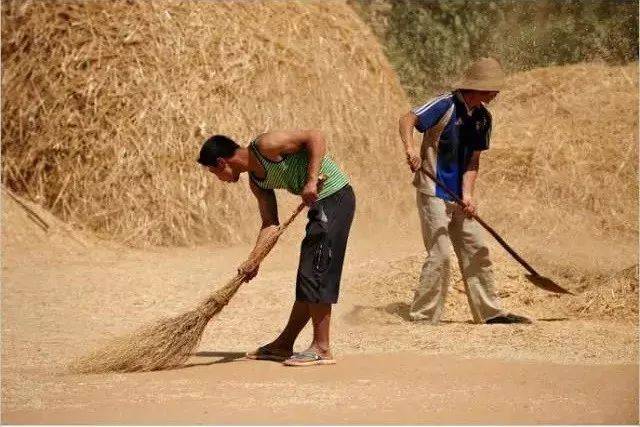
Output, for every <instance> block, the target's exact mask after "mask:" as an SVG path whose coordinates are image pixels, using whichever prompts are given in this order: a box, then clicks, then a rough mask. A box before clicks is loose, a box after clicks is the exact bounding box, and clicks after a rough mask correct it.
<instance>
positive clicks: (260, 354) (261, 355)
mask: <svg viewBox="0 0 640 427" xmlns="http://www.w3.org/2000/svg"><path fill="white" fill-rule="evenodd" d="M291 355H292V353H291V352H286V353H282V352H281V351H274V350H271V349H270V348H268V347H267V346H263V347H258V348H257V349H256V350H253V351H250V352H247V354H246V355H245V357H246V358H247V359H252V360H275V361H276V362H282V361H283V360H286V359H287V358H288V357H291Z"/></svg>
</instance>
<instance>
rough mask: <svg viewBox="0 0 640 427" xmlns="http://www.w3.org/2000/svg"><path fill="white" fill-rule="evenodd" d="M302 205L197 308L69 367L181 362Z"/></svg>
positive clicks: (146, 367) (125, 368)
mask: <svg viewBox="0 0 640 427" xmlns="http://www.w3.org/2000/svg"><path fill="white" fill-rule="evenodd" d="M303 208H304V205H300V206H298V208H297V209H296V211H295V212H294V213H293V215H291V217H290V218H289V220H288V221H287V222H285V223H284V224H282V225H281V226H279V227H277V228H274V229H273V230H272V232H271V233H269V234H267V236H266V237H265V239H264V240H262V241H261V242H259V243H258V244H257V246H256V248H255V250H254V251H253V252H252V253H251V256H250V257H249V259H248V260H247V261H245V262H244V263H243V264H242V267H241V271H240V273H238V274H237V275H236V276H235V277H234V278H233V279H231V280H230V281H229V282H228V283H227V284H226V285H224V286H223V287H221V288H220V289H218V290H217V291H215V292H214V293H213V294H212V295H211V296H209V298H207V299H206V300H205V301H203V302H202V303H200V305H199V306H198V307H196V308H195V309H193V310H191V311H188V312H186V313H184V314H181V315H179V316H176V317H172V318H167V319H162V320H160V321H158V322H157V323H155V324H151V325H148V326H146V327H143V328H141V329H139V330H137V331H135V332H133V333H131V334H129V335H126V336H123V337H118V338H115V339H114V340H112V341H111V342H109V343H107V344H106V345H105V346H103V347H102V348H100V349H98V350H96V351H94V352H93V353H91V354H89V355H88V356H85V357H83V358H81V359H79V360H77V361H74V362H73V363H72V364H71V365H70V370H71V371H73V372H76V373H106V372H146V371H155V370H160V369H169V368H175V367H177V366H180V365H182V364H183V363H184V362H185V361H186V360H187V359H188V358H189V357H190V356H191V353H192V352H193V350H194V349H195V348H196V346H197V345H198V343H199V342H200V339H201V338H202V333H203V332H204V328H205V327H206V326H207V324H208V323H209V321H210V320H211V318H213V316H215V315H216V314H217V313H218V312H220V311H221V310H222V308H223V307H224V306H225V305H226V304H227V303H228V302H229V300H230V299H231V298H232V297H233V295H235V293H236V292H237V291H238V289H239V288H240V285H242V283H243V282H244V281H245V280H246V275H245V273H244V271H248V270H249V269H248V268H247V267H248V266H252V265H258V264H260V262H261V261H262V260H263V259H264V258H265V257H266V256H267V254H268V253H269V252H270V251H271V249H272V248H273V247H274V246H275V244H276V242H277V241H278V237H280V235H281V234H282V233H283V232H284V230H285V229H286V228H287V226H288V225H289V224H290V223H291V222H292V221H293V219H294V218H295V217H296V216H297V215H298V214H299V213H300V212H301V211H302V209H303Z"/></svg>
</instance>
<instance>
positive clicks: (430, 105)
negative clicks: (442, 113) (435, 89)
mask: <svg viewBox="0 0 640 427" xmlns="http://www.w3.org/2000/svg"><path fill="white" fill-rule="evenodd" d="M452 104H453V93H452V92H445V93H442V94H440V95H438V96H434V97H432V98H430V99H429V100H427V102H425V103H423V104H421V105H418V106H417V107H415V108H413V109H412V110H411V111H413V112H414V113H415V114H416V115H420V114H424V113H426V112H427V111H433V110H436V111H439V110H446V109H448V108H449V107H451V105H452Z"/></svg>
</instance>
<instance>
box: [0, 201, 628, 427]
mask: <svg viewBox="0 0 640 427" xmlns="http://www.w3.org/2000/svg"><path fill="white" fill-rule="evenodd" d="M5 203H6V198H5ZM14 208H15V206H14ZM5 211H6V209H5ZM20 212H21V210H20V209H12V210H11V211H10V212H9V213H7V212H5V215H4V217H3V223H4V225H5V227H3V230H4V232H3V265H2V308H3V309H2V344H3V345H2V422H3V423H48V424H51V423H87V424H92V423H98V424H100V423H155V424H164V423H178V424H193V423H205V424H216V423H226V424H242V423H263V424H273V423H302V424H319V423H334V424H336V423H338V424H339V423H382V424H392V423H409V424H412V423H488V424H502V423H547V424H549V423H570V424H576V423H577V424H582V423H605V424H616V423H637V422H638V337H637V304H636V305H635V306H632V309H631V311H627V312H624V313H625V314H624V316H618V315H616V311H615V310H613V312H611V310H610V311H609V312H607V311H606V310H604V311H603V310H601V311H599V312H592V311H590V310H591V308H590V307H593V306H594V305H593V304H594V303H593V301H591V302H590V301H587V299H586V298H587V297H585V295H587V293H586V292H583V293H582V294H581V295H579V296H576V297H557V296H555V295H551V294H547V293H545V292H543V291H540V290H538V289H535V288H533V287H531V286H530V285H528V284H527V283H526V281H525V280H524V279H523V278H522V274H521V273H522V272H521V270H520V268H519V267H518V266H517V265H516V264H515V263H514V262H513V261H510V260H509V259H508V258H507V257H506V255H505V254H504V251H502V250H501V249H500V248H498V247H494V248H493V258H494V264H495V272H496V278H497V281H498V283H499V284H500V286H499V290H500V296H501V297H502V301H503V304H504V306H505V307H507V308H511V309H513V310H514V311H515V312H518V313H524V314H528V315H530V316H532V317H533V318H535V319H537V321H536V322H535V324H533V325H531V326H524V325H521V326H519V325H516V326H512V325H509V326H507V325H495V326H488V325H474V324H472V323H471V322H470V320H471V316H470V313H469V310H468V307H467V305H466V302H465V295H464V294H463V293H462V289H463V288H462V284H461V283H460V280H459V276H454V281H453V286H452V289H451V291H450V298H449V300H448V302H447V310H446V313H445V321H444V322H443V323H442V324H441V325H439V326H432V325H428V324H422V323H412V322H408V321H407V320H406V314H407V309H408V305H407V304H408V303H409V302H410V300H411V295H412V287H413V286H414V285H415V281H416V280H417V277H418V274H419V269H420V264H421V262H422V258H423V256H424V254H423V248H422V247H421V245H422V243H421V241H420V238H419V235H418V234H416V233H411V232H410V231H408V230H411V226H410V224H405V226H404V227H399V229H400V230H401V232H398V233H395V234H394V235H393V236H390V235H386V234H384V233H383V234H378V235H375V236H372V235H371V234H368V235H364V234H363V233H356V234H355V235H354V236H353V238H352V241H351V246H350V249H349V254H348V261H347V263H346V267H345V272H344V279H343V286H342V291H341V292H342V294H341V301H340V303H339V304H338V305H337V306H336V307H335V311H334V316H333V340H334V343H333V345H334V353H335V355H336V357H337V358H338V365H336V366H324V367H316V368H286V367H283V366H281V365H280V364H277V363H273V362H258V361H248V360H243V358H242V355H243V354H244V352H245V351H246V350H249V349H253V348H255V347H256V346H258V345H260V344H262V343H265V342H267V341H268V340H270V339H271V338H272V337H274V336H275V335H276V334H277V333H278V332H279V331H280V329H281V327H282V326H283V324H284V322H285V320H286V317H287V314H288V310H289V308H290V305H291V303H292V301H293V295H294V286H293V280H294V277H295V268H296V262H297V257H296V256H295V254H296V253H297V247H298V244H299V243H298V242H299V238H300V232H301V230H300V228H299V227H298V228H297V229H293V230H291V233H289V234H288V235H287V236H285V237H284V238H283V239H282V241H281V242H280V243H279V245H278V246H276V248H275V249H274V251H273V253H272V254H271V255H270V256H269V258H268V259H267V260H266V261H265V263H264V264H263V267H262V269H261V272H260V275H259V276H258V278H256V279H255V280H254V281H253V282H251V283H249V284H247V285H245V286H244V287H243V288H242V289H241V290H240V291H239V293H238V294H237V295H236V296H235V298H234V299H233V300H232V301H231V303H230V304H229V305H228V306H227V307H226V308H225V310H224V311H223V312H222V313H221V314H220V316H219V317H217V318H216V319H214V321H213V322H212V324H211V325H210V326H209V327H208V329H207V330H206V332H205V335H204V337H203V340H202V343H201V344H200V346H199V349H198V352H197V353H196V354H195V355H194V357H193V360H192V361H191V363H190V365H189V366H187V367H185V368H183V369H177V370H172V371H165V372H152V373H145V374H110V375H71V374H68V373H67V372H66V371H65V364H66V363H67V362H69V361H70V360H72V359H73V358H74V357H76V356H80V355H83V354H85V353H86V352H87V351H88V350H89V349H90V348H92V347H94V346H96V345H98V344H99V343H100V342H101V341H102V340H104V339H105V338H107V337H108V336H109V335H110V334H121V333H123V332H126V331H129V330H132V329H134V328H136V327H138V326H140V325H142V324H143V323H146V322H150V321H153V320H155V319H157V318H158V317H159V316H163V315H173V314H178V313H181V312H183V311H185V310H187V309H189V308H192V307H193V306H194V305H195V304H196V303H197V302H198V301H199V300H200V299H202V298H204V297H205V296H206V295H207V294H208V293H209V292H210V291H211V290H212V289H213V288H215V287H216V286H218V285H221V284H222V283H224V282H225V281H226V280H227V279H228V278H229V277H231V276H232V275H233V273H234V271H233V269H234V267H235V266H236V265H237V264H239V262H240V261H241V260H242V259H243V258H244V257H245V255H246V254H247V253H248V251H249V247H248V246H237V247H232V248H219V247H200V248H181V249H175V248H171V249H168V248H167V249H152V250H144V251H143V250H131V249H122V248H119V247H115V246H111V247H110V246H106V245H103V244H95V242H89V243H87V242H86V241H84V242H83V240H82V239H81V238H79V237H78V236H77V235H76V236H73V235H70V234H68V230H66V231H57V232H54V233H52V232H51V230H49V231H48V232H46V233H45V232H44V231H42V230H38V229H37V227H34V222H33V221H32V220H31V219H29V218H28V217H27V216H25V215H24V212H22V213H20ZM7 225H10V226H13V228H12V229H13V230H14V232H11V231H10V229H7ZM29 227H31V229H30V230H27V229H28V228H29ZM18 229H22V230H23V231H24V232H22V233H17V231H16V230H18ZM25 230H26V231H25ZM391 237H393V238H391ZM618 247H619V250H618V252H617V255H616V256H613V255H612V256H611V259H609V260H607V259H601V261H602V262H603V263H605V264H609V265H610V267H611V269H612V271H616V270H619V269H620V266H622V265H623V264H624V262H628V260H631V261H633V260H634V256H633V251H634V248H633V247H629V248H627V249H626V250H627V252H625V248H624V247H622V246H620V245H618ZM620 254H625V256H624V257H622V256H620ZM621 259H622V260H623V261H620V260H621ZM625 259H626V260H627V261H624V260H625ZM617 264H620V266H618V265H617ZM545 268H549V269H551V270H553V268H552V266H548V267H545ZM553 271H556V270H553ZM454 273H455V271H454ZM571 277H573V279H571ZM585 277H586V276H581V278H580V279H579V280H578V279H577V276H570V277H569V279H567V278H562V280H563V284H565V285H566V286H569V287H571V288H572V289H579V288H580V286H586V285H581V281H584V280H586V279H585ZM598 277H601V278H602V280H603V281H604V280H605V279H604V278H605V276H598ZM606 277H608V279H607V280H610V279H611V277H613V276H606ZM633 279H634V280H636V282H635V283H636V285H635V286H636V287H635V292H637V279H635V272H634V274H633ZM572 280H573V281H572ZM607 283H609V282H607ZM589 286H591V285H589ZM609 290H610V291H611V292H613V290H612V289H609ZM630 295H632V296H633V297H635V298H637V293H635V294H633V293H632V294H630ZM585 307H586V308H585ZM605 308H606V307H605ZM614 308H615V307H614ZM627 309H628V307H627ZM619 310H620V309H618V311H619ZM607 313H609V314H607ZM309 339H310V331H309V330H308V329H307V330H305V331H304V332H303V336H301V338H300V341H299V343H298V344H297V348H298V349H302V348H304V346H305V345H306V344H308V342H309Z"/></svg>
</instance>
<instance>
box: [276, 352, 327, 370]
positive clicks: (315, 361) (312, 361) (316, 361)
mask: <svg viewBox="0 0 640 427" xmlns="http://www.w3.org/2000/svg"><path fill="white" fill-rule="evenodd" d="M282 363H283V364H284V365H286V366H315V365H335V363H336V361H335V359H329V358H324V357H322V356H320V355H319V354H318V353H316V352H315V351H313V350H309V351H303V352H302V353H295V354H294V355H293V356H291V357H289V358H288V359H287V360H285V361H284V362H282Z"/></svg>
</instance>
